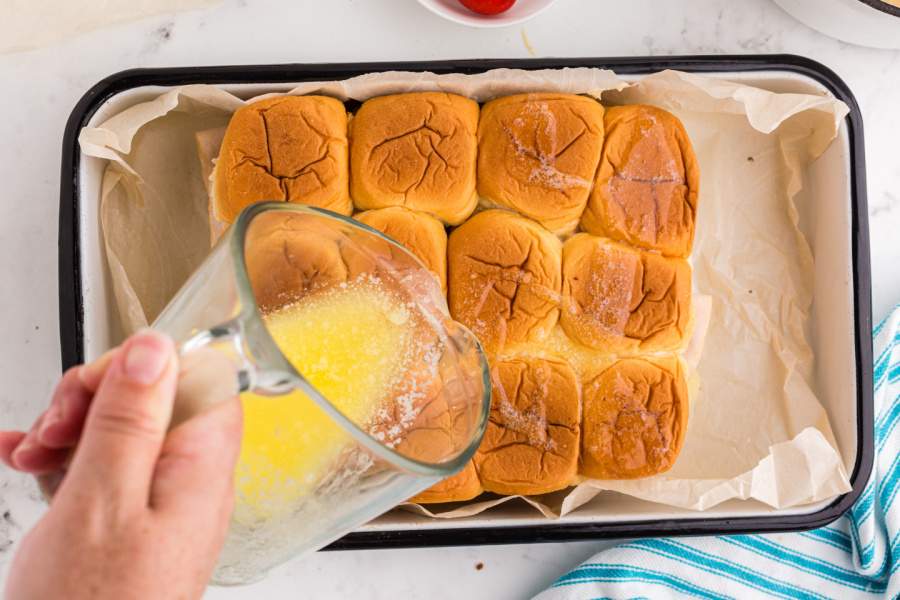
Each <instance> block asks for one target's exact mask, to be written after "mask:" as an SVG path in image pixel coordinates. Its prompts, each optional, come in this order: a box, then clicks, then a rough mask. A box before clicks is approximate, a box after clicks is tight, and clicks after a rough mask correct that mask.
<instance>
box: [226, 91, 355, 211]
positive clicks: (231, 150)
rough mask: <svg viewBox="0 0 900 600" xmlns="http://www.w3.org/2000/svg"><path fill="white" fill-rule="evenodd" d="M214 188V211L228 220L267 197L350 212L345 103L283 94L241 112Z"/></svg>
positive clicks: (232, 127)
mask: <svg viewBox="0 0 900 600" xmlns="http://www.w3.org/2000/svg"><path fill="white" fill-rule="evenodd" d="M213 191H214V194H213V198H212V202H213V213H214V215H215V217H216V218H217V219H219V220H220V221H224V222H226V223H230V222H232V221H234V219H235V217H237V215H238V213H239V212H240V211H241V209H243V208H244V207H246V206H248V205H250V204H253V203H255V202H261V201H264V200H284V201H288V202H296V203H299V204H308V205H310V206H317V207H319V208H327V209H328V210H333V211H334V212H338V213H341V214H344V215H349V214H350V213H351V212H352V205H351V202H350V194H349V188H348V170H347V112H346V110H344V105H343V104H341V103H340V102H339V101H338V100H335V99H334V98H326V97H325V96H282V97H278V98H271V99H269V100H261V101H259V102H253V103H251V104H248V105H246V106H243V107H241V108H239V109H238V110H237V111H236V112H235V113H234V115H233V116H232V117H231V122H230V123H229V124H228V130H227V131H226V132H225V138H224V140H223V141H222V148H221V150H220V151H219V158H218V160H217V161H216V167H215V173H214V184H213Z"/></svg>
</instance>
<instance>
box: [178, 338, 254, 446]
mask: <svg viewBox="0 0 900 600" xmlns="http://www.w3.org/2000/svg"><path fill="white" fill-rule="evenodd" d="M179 354H180V356H179V373H178V386H177V388H176V391H175V404H174V407H173V410H172V420H171V423H170V424H169V429H172V428H173V427H176V426H177V425H179V424H180V423H183V422H184V421H187V420H188V419H190V418H191V417H194V416H196V415H198V414H200V413H202V412H204V411H206V410H208V409H210V408H212V407H213V406H215V405H217V404H219V403H221V402H224V401H227V400H230V399H231V398H234V397H235V396H236V395H237V394H239V393H240V392H243V391H246V390H247V389H249V388H250V387H251V383H252V382H251V380H252V379H253V377H252V373H253V368H252V366H251V365H250V364H249V363H248V362H247V359H246V358H245V357H244V355H243V353H242V352H241V351H240V334H239V331H238V330H237V328H234V329H232V328H229V327H217V328H215V329H212V330H208V331H202V332H200V333H198V334H197V335H195V336H193V337H192V338H190V339H189V340H187V341H186V342H185V343H183V344H181V346H180V348H179Z"/></svg>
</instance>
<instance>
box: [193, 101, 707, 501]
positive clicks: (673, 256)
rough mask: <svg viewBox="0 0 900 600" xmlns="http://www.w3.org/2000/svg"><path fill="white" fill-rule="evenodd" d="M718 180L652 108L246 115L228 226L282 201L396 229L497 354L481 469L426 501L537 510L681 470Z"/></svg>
mask: <svg viewBox="0 0 900 600" xmlns="http://www.w3.org/2000/svg"><path fill="white" fill-rule="evenodd" d="M698 178H699V171H698V166H697V164H696V159H695V156H694V153H693V150H692V148H691V142H690V140H689V139H688V136H687V134H686V132H685V129H684V127H683V125H682V123H681V122H680V121H679V120H678V119H677V118H676V117H675V116H674V115H672V114H671V113H669V112H667V111H665V110H662V109H660V108H656V107H653V106H646V105H626V106H606V107H605V106H603V105H602V104H601V103H600V102H598V101H597V100H596V99H594V98H592V97H587V96H579V95H571V94H560V93H529V94H520V95H513V96H504V97H499V98H496V99H494V100H491V101H488V102H486V103H485V104H483V105H481V106H479V104H478V103H476V102H475V101H473V100H470V99H468V98H464V97H462V96H458V95H454V94H447V93H438V92H424V93H408V94H397V95H389V96H381V97H376V98H372V99H370V100H367V101H365V102H363V103H362V105H361V106H359V108H358V109H357V110H356V111H355V113H354V114H348V112H347V111H346V109H345V106H344V104H343V103H341V102H340V101H338V100H336V99H333V98H328V97H324V96H286V97H278V98H272V99H268V100H264V101H259V102H254V103H251V104H248V105H246V106H244V107H243V108H241V109H239V110H238V111H237V112H236V113H235V114H234V116H233V118H232V120H231V123H230V124H229V127H228V129H227V131H226V133H225V137H224V139H223V142H222V146H221V150H220V152H219V157H218V160H217V161H216V165H215V170H214V173H213V177H212V192H211V201H210V212H211V218H212V219H213V220H214V221H217V222H220V223H228V222H230V221H231V220H233V219H234V218H235V216H236V215H237V214H238V213H239V212H240V210H241V209H242V208H243V207H245V206H247V205H248V204H251V203H255V202H259V201H262V200H284V201H288V202H300V203H304V204H309V205H313V206H317V207H321V208H326V209H329V210H332V211H335V212H338V213H341V214H344V215H352V216H353V217H354V218H355V219H358V220H359V221H361V222H363V223H366V224H367V225H369V226H371V227H373V228H375V229H377V230H380V231H382V232H384V233H385V234H387V235H388V236H390V237H391V238H393V239H395V240H396V241H398V242H399V243H400V244H402V245H404V246H406V247H407V248H408V249H409V250H410V251H412V252H413V253H414V254H415V255H417V256H418V257H419V258H420V259H421V261H422V262H423V263H424V264H425V265H426V266H427V267H428V268H429V269H430V270H431V271H433V272H434V274H435V276H436V277H437V278H438V280H439V281H440V284H441V286H442V289H443V290H444V291H445V293H446V295H447V301H448V305H449V309H450V313H451V315H452V317H453V318H454V319H456V320H457V321H459V322H461V323H463V324H464V325H466V326H467V327H468V328H469V329H471V330H472V331H473V332H474V333H475V335H476V336H477V337H478V338H479V340H480V341H481V343H482V345H483V347H484V350H485V352H486V354H487V356H488V360H489V363H490V367H491V379H492V401H491V402H492V405H491V413H490V422H489V424H488V427H487V431H486V434H485V436H484V439H483V442H482V443H481V447H480V448H479V450H478V451H477V453H476V454H475V456H474V458H473V460H472V461H471V462H470V463H469V465H468V466H467V467H466V468H465V469H464V470H463V471H462V472H461V473H459V474H458V475H456V476H454V477H452V478H450V479H447V480H445V481H443V482H441V483H439V484H437V485H436V486H434V487H433V488H431V489H430V490H427V491H426V492H424V493H422V494H420V495H419V496H417V497H416V498H415V499H414V500H415V501H417V502H421V503H434V502H452V501H463V500H470V499H472V498H475V497H477V496H479V495H480V494H482V493H483V492H493V493H496V494H502V495H514V494H523V495H534V494H545V493H549V492H554V491H558V490H561V489H564V488H566V487H568V486H571V485H573V484H576V483H577V482H579V481H581V480H583V479H584V478H590V479H628V478H638V477H648V476H652V475H655V474H658V473H662V472H665V471H666V470H668V469H670V468H671V467H672V465H673V464H674V462H675V460H676V458H677V457H678V454H679V451H680V449H681V446H682V443H683V441H684V437H685V431H686V427H687V417H688V408H689V407H688V392H687V385H686V381H685V369H684V368H683V364H682V361H681V358H680V356H679V351H680V350H682V349H683V348H684V346H685V344H686V342H687V340H688V337H689V335H690V329H691V321H692V319H691V306H690V305H691V268H690V265H689V264H688V262H687V258H688V256H689V255H690V252H691V246H692V243H693V238H694V228H695V221H696V217H697V199H698Z"/></svg>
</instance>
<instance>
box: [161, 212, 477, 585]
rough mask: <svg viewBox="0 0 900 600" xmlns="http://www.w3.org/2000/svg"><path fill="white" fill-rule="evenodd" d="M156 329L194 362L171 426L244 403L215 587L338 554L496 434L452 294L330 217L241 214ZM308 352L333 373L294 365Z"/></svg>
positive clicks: (362, 232) (375, 239) (381, 243)
mask: <svg viewBox="0 0 900 600" xmlns="http://www.w3.org/2000/svg"><path fill="white" fill-rule="evenodd" d="M335 299H336V300H335ZM309 307H312V308H309ZM291 311H299V312H291ZM304 311H305V312H304ZM350 313H353V314H350ZM298 314H299V315H301V316H300V317H297V316H296V315H298ZM297 319H299V320H297ZM293 324H301V325H302V327H301V328H300V329H299V330H298V329H292V327H293ZM153 327H154V328H155V329H157V330H160V331H163V332H165V333H167V334H169V335H171V336H172V337H173V338H174V339H175V341H176V343H177V344H178V345H179V347H180V351H181V354H182V365H183V368H182V372H183V373H185V374H186V376H185V377H183V378H182V380H181V381H180V382H179V391H178V395H177V398H176V407H175V415H174V417H173V424H177V423H178V422H180V421H182V420H184V419H186V418H188V417H190V416H191V415H192V414H195V413H197V412H199V411H201V410H203V409H204V403H208V402H209V398H218V399H224V398H228V397H230V395H232V394H234V393H235V391H240V392H246V393H245V394H243V395H242V399H243V401H244V408H245V438H244V441H245V447H244V448H243V449H242V457H241V461H240V464H239V466H238V470H237V473H236V480H237V481H236V487H237V492H236V493H237V501H236V508H235V513H234V516H233V517H232V521H231V525H230V530H229V534H228V538H227V540H226V544H225V548H224V550H223V552H222V555H221V557H220V560H219V564H218V566H217V569H216V572H215V573H214V576H213V582H214V583H220V584H236V583H244V582H248V581H252V580H254V579H258V578H259V577H261V576H262V575H264V574H265V572H266V571H268V570H269V569H271V568H272V567H274V566H276V565H278V564H280V563H282V562H284V561H286V560H288V559H289V558H292V557H294V556H297V555H299V554H303V553H305V552H309V551H313V550H316V549H319V548H321V547H323V546H325V545H327V544H328V543H330V542H332V541H333V540H335V539H337V538H339V537H341V536H342V535H344V534H346V533H348V532H349V531H351V530H353V529H355V528H356V527H358V526H360V525H362V524H363V523H365V522H366V521H369V520H370V519H372V518H374V517H376V516H378V515H379V514H381V513H383V512H385V511H387V510H389V509H390V508H392V507H393V506H395V505H397V504H398V503H400V502H402V501H404V500H406V499H407V498H409V497H411V496H413V495H415V494H416V493H418V492H420V491H422V490H424V489H426V488H427V487H429V486H431V485H433V484H434V483H436V482H437V481H439V480H441V479H443V478H445V477H447V476H449V475H452V474H453V473H455V472H456V471H458V470H460V469H461V468H462V467H463V466H464V465H465V464H466V462H467V461H468V460H469V458H470V457H471V456H472V454H473V453H474V451H475V449H476V448H477V446H478V443H479V442H480V439H481V436H482V434H483V433H484V429H485V426H486V423H487V416H488V412H489V408H490V382H489V372H488V367H487V362H486V360H485V357H484V355H483V353H482V351H481V348H480V345H479V343H478V341H477V340H476V339H475V337H474V336H473V335H472V334H471V333H470V332H469V331H468V330H467V329H465V328H464V327H462V326H461V325H459V324H458V323H456V322H454V321H452V320H451V319H450V317H449V314H448V311H447V307H446V302H445V300H444V297H443V295H442V293H441V289H440V284H439V283H438V282H437V280H436V279H435V277H434V276H433V275H431V273H429V272H428V271H427V270H426V269H425V267H424V266H423V265H422V264H421V263H420V262H419V261H418V259H416V258H415V257H414V256H413V255H412V254H410V253H409V252H408V251H407V250H406V249H404V248H403V247H401V246H399V245H398V244H396V243H395V242H393V241H392V240H390V239H389V238H387V237H385V236H384V235H382V234H381V233H379V232H377V231H375V230H373V229H371V228H369V227H367V226H365V225H362V224H360V223H357V222H356V221H352V220H350V219H348V218H345V217H343V216H340V215H336V214H334V213H331V212H328V211H325V210H320V209H316V208H310V207H305V206H299V205H294V204H288V203H284V202H275V203H264V204H257V205H254V206H251V207H249V208H247V209H245V210H244V212H243V213H241V215H240V216H239V217H238V219H237V220H236V221H235V223H234V225H233V226H232V227H231V228H229V229H228V231H226V232H225V234H224V235H223V237H222V238H221V239H220V240H219V242H218V243H217V245H216V246H215V248H214V249H213V250H212V252H211V254H210V256H209V257H208V258H207V259H206V261H205V262H204V263H203V264H202V265H201V267H200V268H199V269H198V270H197V271H196V272H195V273H194V275H192V276H191V278H190V279H189V280H188V281H187V282H186V283H185V285H184V286H183V287H182V289H181V290H180V291H179V292H178V294H177V295H176V297H175V298H174V299H173V300H172V301H171V302H170V303H169V305H168V306H167V307H166V309H165V310H164V311H163V312H162V313H161V314H160V316H159V317H158V318H157V320H156V322H155V323H154V324H153ZM298 332H299V333H298ZM323 332H324V333H323ZM304 335H305V336H306V337H305V338H304ZM326 338H327V339H326ZM379 344H381V346H379ZM310 347H311V348H315V349H317V350H316V351H321V355H322V356H325V357H328V360H331V361H333V364H332V365H329V364H325V365H322V364H319V362H321V361H319V362H310V361H309V360H308V358H309V357H307V358H306V360H305V362H304V360H300V359H297V357H298V356H301V355H303V354H304V352H305V350H306V349H308V348H310ZM385 348H388V349H389V350H390V352H389V354H388V356H389V357H390V359H389V360H388V361H385V360H384V356H385V352H383V350H384V349H385ZM379 350H380V351H381V352H380V353H379ZM307 354H308V352H307ZM372 357H375V358H372ZM379 357H380V358H379ZM292 359H294V360H292ZM298 360H300V362H302V363H303V365H300V366H301V368H300V369H298V368H297V367H298V365H299V363H298V362H297V361H298ZM371 361H375V362H372V363H371V364H369V363H370V362H371ZM379 361H380V362H379ZM326 362H327V361H326ZM331 367H334V368H331ZM307 368H308V371H307V372H304V369H307ZM312 374H315V375H316V377H311V375H312ZM317 377H318V379H317ZM315 381H319V382H320V385H321V386H322V387H328V389H329V390H330V391H331V393H332V394H333V397H330V398H329V397H326V394H323V392H322V390H320V389H317V387H316V385H315ZM329 386H330V387H329ZM216 387H218V388H221V389H220V390H219V391H213V390H214V388H216ZM372 390H377V391H372ZM367 394H368V396H367ZM379 394H380V395H381V396H383V397H380V400H376V401H373V403H372V404H371V405H370V404H367V403H366V399H367V398H369V397H370V396H371V397H375V396H379ZM351 399H355V401H356V404H352V403H350V400H351ZM254 419H256V421H254ZM254 427H255V428H256V429H255V430H254V429H253V428H254ZM253 431H255V434H254V435H255V436H256V438H255V441H254V443H251V444H247V440H248V435H251V433H252V432H253ZM269 431H270V432H271V436H268V435H267V432H269ZM210 451H215V449H213V448H211V449H210Z"/></svg>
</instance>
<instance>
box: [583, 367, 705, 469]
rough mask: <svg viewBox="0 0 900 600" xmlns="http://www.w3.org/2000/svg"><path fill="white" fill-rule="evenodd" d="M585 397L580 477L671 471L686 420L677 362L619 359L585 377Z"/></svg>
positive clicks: (685, 393)
mask: <svg viewBox="0 0 900 600" xmlns="http://www.w3.org/2000/svg"><path fill="white" fill-rule="evenodd" d="M582 395H583V398H584V419H583V425H582V437H581V467H580V469H579V472H580V473H581V474H582V475H584V476H585V477H591V478H594V479H634V478H638V477H649V476H650V475H656V474H657V473H662V472H664V471H667V470H669V468H671V467H672V465H673V464H674V463H675V459H676V458H677V457H678V453H679V452H680V451H681V445H682V442H683V441H684V434H685V431H686V429H687V419H688V391H687V384H686V383H685V379H684V372H683V371H682V368H681V363H680V362H679V360H678V359H677V358H675V357H671V358H665V359H644V358H629V359H625V360H620V361H618V362H616V363H614V364H612V365H611V366H607V367H605V368H603V369H601V370H600V371H599V372H598V373H595V374H592V375H590V376H588V377H587V378H585V380H584V387H583V390H582Z"/></svg>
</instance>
